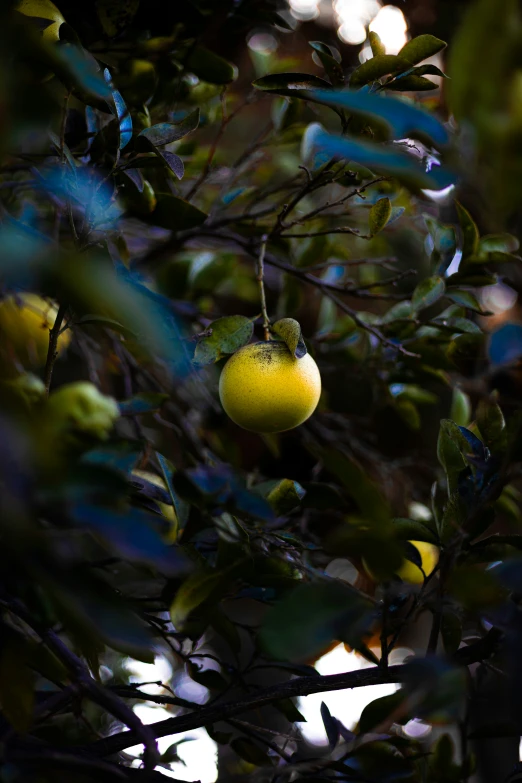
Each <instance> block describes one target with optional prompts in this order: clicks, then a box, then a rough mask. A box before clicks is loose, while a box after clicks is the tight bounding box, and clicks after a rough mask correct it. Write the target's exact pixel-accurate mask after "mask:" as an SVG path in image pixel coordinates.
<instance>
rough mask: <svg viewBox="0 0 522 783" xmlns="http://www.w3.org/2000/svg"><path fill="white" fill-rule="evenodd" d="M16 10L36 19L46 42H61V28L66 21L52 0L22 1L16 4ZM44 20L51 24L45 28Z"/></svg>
mask: <svg viewBox="0 0 522 783" xmlns="http://www.w3.org/2000/svg"><path fill="white" fill-rule="evenodd" d="M15 10H16V11H19V12H20V13H21V14H23V15H24V16H28V17H33V18H34V19H35V22H37V23H38V26H39V29H40V30H42V37H43V39H44V41H48V42H49V43H56V42H57V41H59V40H60V27H61V25H62V24H64V22H65V19H64V18H63V16H62V15H61V13H60V11H59V10H58V9H57V7H56V6H55V5H54V3H52V2H51V0H20V1H19V2H18V3H16V5H15ZM42 19H43V20H47V21H48V22H49V24H48V25H47V26H45V23H42V22H41V21H40V20H42Z"/></svg>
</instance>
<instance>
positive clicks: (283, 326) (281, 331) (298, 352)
mask: <svg viewBox="0 0 522 783" xmlns="http://www.w3.org/2000/svg"><path fill="white" fill-rule="evenodd" d="M272 331H273V332H275V333H276V334H278V335H279V337H282V338H283V341H284V342H285V343H286V344H287V346H288V350H289V351H290V353H291V354H292V356H293V357H294V358H295V359H302V358H303V356H305V355H306V354H307V349H306V345H305V342H304V340H303V335H302V334H301V326H300V324H299V322H298V321H296V320H295V318H281V319H280V320H279V321H276V322H275V324H273V326H272Z"/></svg>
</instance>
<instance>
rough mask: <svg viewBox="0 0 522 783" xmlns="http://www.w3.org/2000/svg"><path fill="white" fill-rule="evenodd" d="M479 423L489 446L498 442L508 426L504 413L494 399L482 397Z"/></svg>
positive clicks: (478, 410) (478, 414) (479, 408)
mask: <svg viewBox="0 0 522 783" xmlns="http://www.w3.org/2000/svg"><path fill="white" fill-rule="evenodd" d="M477 424H478V428H479V430H480V434H481V435H482V437H483V438H484V441H485V443H486V444H487V445H488V446H491V445H494V444H496V443H498V441H499V440H500V439H501V438H502V435H503V434H504V431H505V428H506V422H505V419H504V414H503V413H502V410H501V408H500V406H499V405H497V404H496V403H495V402H493V400H488V399H482V400H480V401H479V404H478V406H477Z"/></svg>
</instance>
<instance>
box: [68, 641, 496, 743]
mask: <svg viewBox="0 0 522 783" xmlns="http://www.w3.org/2000/svg"><path fill="white" fill-rule="evenodd" d="M501 638H502V632H501V631H499V630H498V629H497V628H492V629H491V630H490V631H488V633H487V634H486V636H484V638H482V639H479V641H477V642H474V643H473V644H470V645H468V646H467V647H462V648H460V649H459V650H458V651H457V652H456V653H455V655H454V656H453V662H454V663H457V664H459V665H463V666H469V665H471V664H472V663H478V662H480V661H483V660H484V659H486V658H489V657H490V656H491V655H493V653H494V652H495V651H496V650H497V648H498V645H499V642H500V640H501ZM407 670H408V665H407V664H400V665H398V666H389V667H387V668H386V669H382V668H381V667H379V666H372V667H371V668H368V669H358V670H356V671H351V672H343V673H342V674H328V675H324V676H319V675H317V677H313V676H312V677H296V678H295V679H293V680H289V681H288V682H284V683H279V684H277V685H270V686H269V687H268V688H264V689H263V690H260V691H257V692H256V693H252V694H249V695H248V696H245V697H244V698H243V699H238V700H237V701H230V702H225V703H224V704H219V703H218V704H213V705H211V706H208V707H201V708H200V709H199V710H197V711H195V712H193V713H191V714H190V715H179V716H177V717H175V718H167V719H166V720H162V721H158V722H157V723H153V724H151V725H149V726H147V728H149V729H150V730H151V731H152V732H153V734H154V736H155V737H156V738H159V737H167V736H170V735H172V734H179V733H181V732H184V731H192V730H193V729H197V728H200V727H201V726H208V725H209V724H211V723H215V722H217V721H221V720H227V719H228V718H232V717H234V716H236V715H241V714H242V713H245V712H248V711H250V710H255V709H259V708H260V707H266V706H267V705H269V704H273V703H274V702H276V701H280V700H281V699H291V698H295V697H297V696H309V695H310V694H312V693H326V692H329V691H340V690H345V689H348V688H364V687H366V686H368V685H382V684H385V683H401V682H403V681H404V679H405V676H406V673H407ZM139 742H140V737H139V736H138V735H137V734H136V732H135V731H133V730H132V731H123V732H120V733H119V734H113V735H111V736H110V737H106V738H105V739H102V740H97V741H96V742H94V743H93V744H92V745H90V746H89V747H87V748H82V750H84V751H90V752H92V753H94V754H95V755H96V756H111V755H113V754H114V753H119V752H120V751H122V750H124V749H125V748H128V747H131V746H132V745H136V744H138V743H139Z"/></svg>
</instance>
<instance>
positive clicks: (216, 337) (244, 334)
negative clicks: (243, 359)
mask: <svg viewBox="0 0 522 783" xmlns="http://www.w3.org/2000/svg"><path fill="white" fill-rule="evenodd" d="M209 329H211V330H212V334H210V335H208V337H203V338H202V339H201V340H199V341H198V344H197V346H196V350H195V353H194V364H197V365H199V366H200V367H203V366H204V365H206V364H213V363H214V362H217V361H219V359H222V358H223V356H227V355H228V354H231V353H234V352H235V351H237V350H238V349H239V348H241V347H242V346H243V345H246V344H247V343H249V342H250V340H251V338H252V334H253V333H254V324H253V323H252V321H251V319H250V318H246V317H245V316H244V315H227V316H224V317H223V318H218V319H217V321H213V322H212V323H211V324H210V326H209Z"/></svg>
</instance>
